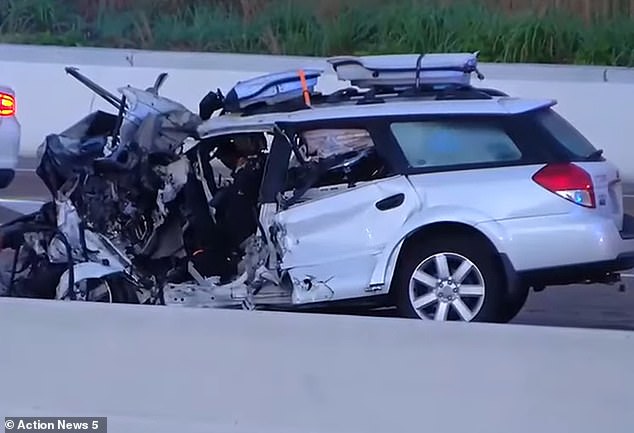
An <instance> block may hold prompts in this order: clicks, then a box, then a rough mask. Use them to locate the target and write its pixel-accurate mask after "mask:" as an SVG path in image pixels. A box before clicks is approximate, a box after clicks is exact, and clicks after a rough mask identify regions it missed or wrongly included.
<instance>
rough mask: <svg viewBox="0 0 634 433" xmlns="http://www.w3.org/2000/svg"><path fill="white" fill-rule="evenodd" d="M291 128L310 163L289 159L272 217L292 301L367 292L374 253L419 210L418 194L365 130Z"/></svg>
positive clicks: (344, 297) (376, 253)
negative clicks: (286, 176)
mask: <svg viewBox="0 0 634 433" xmlns="http://www.w3.org/2000/svg"><path fill="white" fill-rule="evenodd" d="M298 135H300V136H302V137H304V138H306V141H307V143H304V144H305V146H304V147H302V149H303V150H302V152H300V153H302V154H305V157H306V158H307V159H309V160H310V162H309V163H308V164H305V165H302V164H293V161H291V164H290V167H289V169H290V172H289V184H288V185H287V187H286V188H285V194H284V196H285V199H286V200H289V201H287V202H286V203H287V206H284V209H283V210H281V211H279V212H278V213H277V214H276V215H275V216H274V218H273V222H272V228H273V231H274V232H275V233H276V234H277V236H276V238H277V242H278V245H279V247H280V249H281V253H282V254H281V268H282V269H283V270H285V271H287V272H288V274H289V275H290V277H291V279H292V280H293V284H294V286H295V287H296V288H298V290H296V291H295V302H296V303H305V302H316V301H325V300H336V299H349V298H354V297H360V296H364V295H367V294H368V292H371V291H372V290H373V288H372V287H370V284H371V279H372V275H373V273H374V270H375V268H376V266H377V263H378V260H379V257H380V255H381V253H382V252H383V251H384V250H385V248H386V246H387V245H388V244H389V243H390V242H391V241H393V239H394V238H395V236H396V235H397V234H398V233H399V231H400V230H401V228H402V226H403V224H404V223H405V222H406V221H407V220H408V219H409V218H410V217H411V215H413V214H414V213H416V212H417V211H418V210H419V208H420V202H419V200H418V197H417V195H416V193H415V191H414V190H413V187H412V185H411V183H410V182H409V181H408V179H407V177H406V176H404V175H400V174H397V173H396V172H395V171H394V170H393V168H392V164H391V163H390V161H389V157H387V158H386V157H385V155H386V153H387V154H389V152H385V151H383V150H381V149H382V146H381V144H382V143H381V140H377V137H376V135H373V134H371V133H370V132H369V131H368V130H367V129H364V128H359V127H345V126H337V127H333V126H327V127H315V126H311V127H309V129H305V130H302V131H301V133H299V134H298ZM308 137H309V138H308ZM311 143H312V144H311ZM302 158H304V156H303V157H302ZM311 167H312V168H311Z"/></svg>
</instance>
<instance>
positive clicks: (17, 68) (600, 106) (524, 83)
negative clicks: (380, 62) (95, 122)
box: [0, 45, 634, 182]
mask: <svg viewBox="0 0 634 433" xmlns="http://www.w3.org/2000/svg"><path fill="white" fill-rule="evenodd" d="M70 65H72V66H78V67H80V68H81V70H82V71H83V72H85V73H87V74H88V75H90V76H91V78H92V79H93V80H94V81H97V82H98V83H100V84H102V85H104V86H106V87H108V88H110V89H116V88H117V87H121V86H125V85H127V84H130V85H135V86H144V87H145V86H149V85H151V83H152V82H153V81H154V79H155V77H156V76H157V75H158V74H159V73H160V72H163V71H166V72H168V73H169V74H170V78H169V79H168V81H167V83H166V84H165V86H164V88H163V90H162V91H163V93H164V94H165V95H167V96H170V97H172V98H174V99H177V100H179V101H181V102H183V103H184V104H185V105H186V106H188V107H190V108H191V109H192V110H196V109H197V107H198V102H199V100H200V99H201V98H202V97H203V96H204V95H205V94H206V93H207V91H209V90H210V89H216V88H218V87H220V88H222V89H224V90H227V89H229V88H230V87H232V86H233V84H235V82H236V81H238V80H242V79H247V78H250V77H253V76H254V75H256V74H261V73H267V72H271V71H276V70H285V69H291V68H297V67H298V66H300V65H302V66H305V67H309V66H311V67H323V68H324V69H325V70H326V71H327V72H329V70H330V68H329V67H328V66H327V65H326V64H325V62H324V61H323V59H317V58H305V57H279V56H277V57H276V56H261V55H239V54H216V53H173V52H146V51H136V50H117V49H105V48H101V49H100V48H68V47H65V48H62V47H40V46H20V45H0V82H2V83H5V84H8V85H11V86H12V87H13V88H14V89H15V90H16V92H17V97H18V116H19V119H20V121H21V122H22V125H23V137H22V153H23V156H27V157H28V156H33V155H34V154H35V152H36V149H37V146H38V145H39V144H40V143H41V142H42V140H43V138H44V137H45V136H46V134H49V133H51V132H58V131H60V130H63V129H64V128H65V127H67V126H68V125H70V124H72V123H74V122H75V121H76V120H77V119H79V118H80V117H82V116H84V115H85V114H87V112H88V111H89V110H91V109H93V108H95V107H99V108H104V109H110V108H109V107H108V106H106V105H105V104H103V103H102V102H101V101H99V100H96V99H95V97H94V95H93V94H92V93H91V92H90V91H89V90H87V89H85V88H84V87H83V86H82V85H81V84H79V83H78V82H76V81H75V80H74V79H72V78H71V77H69V76H66V75H65V73H64V66H70ZM482 71H483V73H484V74H485V75H486V77H487V78H486V79H485V80H484V81H483V82H481V83H480V85H482V86H487V87H497V88H500V89H502V90H504V91H506V92H507V93H510V94H512V95H516V96H524V97H535V98H552V99H557V100H558V102H559V104H558V111H560V112H561V113H562V114H563V115H564V116H566V117H567V118H568V119H569V120H570V121H571V122H572V123H573V124H574V125H575V126H576V127H577V128H579V129H580V130H581V132H583V133H584V134H585V135H586V136H587V137H588V138H589V139H590V140H592V141H593V142H594V143H595V144H596V146H598V147H600V148H603V149H604V150H605V155H606V156H607V157H608V158H610V159H611V160H612V161H614V162H615V163H616V164H617V165H618V166H619V168H620V169H621V171H622V172H623V177H624V180H625V181H629V182H634V147H633V146H634V143H632V140H633V137H634V115H632V114H631V113H632V111H631V110H630V109H629V107H630V106H631V103H632V101H634V69H628V68H606V67H598V66H560V65H515V64H513V65H503V64H483V65H482ZM339 85H340V83H338V82H337V80H336V79H335V77H334V74H331V73H327V74H326V75H325V76H324V78H323V79H322V82H321V86H320V88H321V89H322V90H325V91H330V90H332V89H334V88H335V87H338V86H339ZM536 145H538V144H536Z"/></svg>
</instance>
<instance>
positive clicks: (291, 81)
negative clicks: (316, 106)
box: [224, 69, 324, 112]
mask: <svg viewBox="0 0 634 433" xmlns="http://www.w3.org/2000/svg"><path fill="white" fill-rule="evenodd" d="M303 72H304V77H305V80H306V83H305V86H306V89H304V84H303V83H302V78H301V74H300V70H299V69H298V70H293V71H284V72H274V73H271V74H266V75H260V76H258V77H255V78H252V79H250V80H246V81H238V83H237V84H236V85H235V86H234V87H233V88H232V89H231V90H230V91H229V93H227V96H226V97H225V101H224V108H225V110H226V111H228V112H236V111H240V110H242V109H244V108H246V107H248V106H250V105H254V104H258V103H265V104H267V105H274V104H278V103H280V102H285V101H289V100H292V99H295V98H298V97H301V96H302V94H303V92H304V90H308V91H309V92H310V93H313V91H314V89H315V86H316V85H317V83H318V81H319V78H320V77H321V75H322V74H323V72H324V71H323V70H320V69H305V70H303Z"/></svg>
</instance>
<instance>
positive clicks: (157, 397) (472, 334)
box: [0, 298, 634, 433]
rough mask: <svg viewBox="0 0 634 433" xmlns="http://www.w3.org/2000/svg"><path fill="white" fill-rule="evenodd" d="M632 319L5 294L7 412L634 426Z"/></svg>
mask: <svg viewBox="0 0 634 433" xmlns="http://www.w3.org/2000/svg"><path fill="white" fill-rule="evenodd" d="M632 366H634V333H632V332H621V331H598V330H579V329H566V328H547V327H532V326H531V327H529V326H514V325H503V326H496V325H488V324H463V323H435V322H423V321H417V320H402V319H389V318H371V317H346V316H327V315H317V314H298V313H271V312H257V311H256V312H245V311H226V310H209V309H179V308H169V307H158V308H157V307H146V306H131V305H106V304H97V303H79V302H57V301H38V300H26V299H7V298H3V299H0V418H1V417H3V416H12V417H14V416H107V417H108V424H109V425H108V432H109V433H126V432H135V433H168V432H169V433H171V432H174V431H178V432H181V433H194V432H196V433H198V432H200V433H203V432H205V433H212V432H213V433H217V432H218V433H220V432H222V433H224V432H234V433H242V432H244V433H247V432H249V433H252V432H271V433H285V432H288V433H291V432H293V433H295V432H303V433H323V432H328V433H374V432H376V433H379V432H380V433H388V432H389V433H391V432H414V431H428V432H442V433H454V432H455V433H463V432H471V433H508V432H513V433H535V432H575V433H596V432H604V431H605V432H611V433H631V432H632V426H634V412H633V411H632V402H633V401H634V374H633V373H632Z"/></svg>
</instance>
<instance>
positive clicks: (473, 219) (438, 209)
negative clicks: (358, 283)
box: [371, 206, 508, 291]
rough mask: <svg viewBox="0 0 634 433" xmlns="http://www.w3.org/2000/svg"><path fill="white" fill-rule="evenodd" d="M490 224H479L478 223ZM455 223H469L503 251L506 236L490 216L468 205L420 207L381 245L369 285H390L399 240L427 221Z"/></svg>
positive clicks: (427, 222)
mask: <svg viewBox="0 0 634 433" xmlns="http://www.w3.org/2000/svg"><path fill="white" fill-rule="evenodd" d="M485 222H487V223H493V224H486V226H481V225H480V224H482V223H485ZM442 223H459V224H464V225H467V226H470V227H472V228H474V229H475V230H478V231H479V232H480V233H482V234H483V235H484V236H486V237H487V238H488V239H489V240H490V241H491V242H492V243H493V245H494V246H495V248H496V249H497V250H498V252H499V253H504V252H505V251H504V250H503V247H502V245H504V242H505V241H506V240H507V239H508V235H507V233H506V231H505V229H504V227H503V226H502V225H501V224H499V223H496V222H495V220H493V219H492V218H491V217H490V216H488V215H486V214H485V213H482V212H478V211H476V210H474V209H471V208H465V207H459V206H435V207H431V208H427V209H423V210H422V211H421V212H420V213H416V214H415V215H414V216H413V217H412V218H410V219H408V220H407V221H406V222H405V224H403V227H402V229H401V230H400V231H399V235H398V236H396V237H395V238H394V241H392V242H390V243H389V244H387V245H386V246H385V248H384V249H383V252H382V253H381V254H380V255H379V256H378V257H377V265H376V267H375V268H374V272H373V273H372V280H371V285H372V286H381V285H382V286H384V288H385V290H386V291H387V290H388V288H389V285H390V284H391V280H392V276H393V274H394V271H395V268H396V262H397V259H398V257H399V255H400V252H401V248H402V247H403V243H404V242H405V240H406V239H407V238H409V237H410V236H412V235H413V234H414V233H416V232H417V231H419V230H420V229H422V228H424V227H426V226H429V225H431V224H442Z"/></svg>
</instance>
